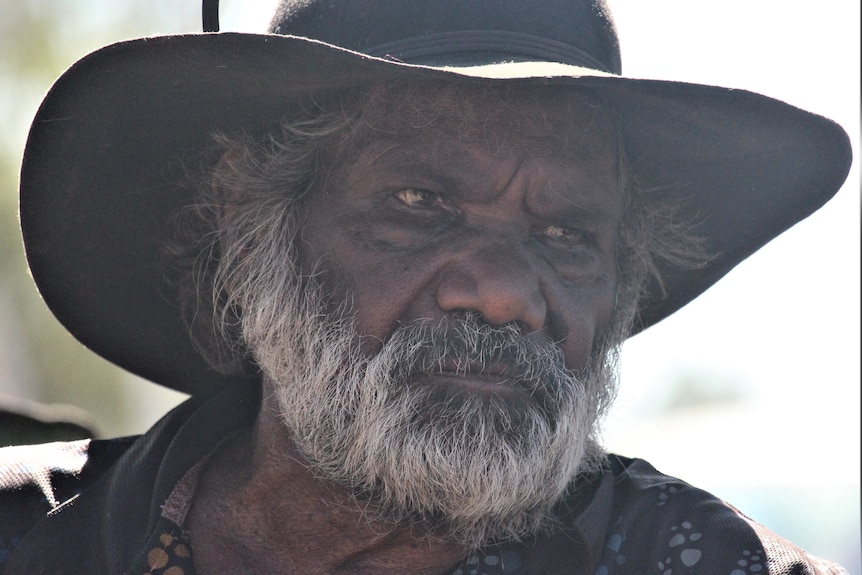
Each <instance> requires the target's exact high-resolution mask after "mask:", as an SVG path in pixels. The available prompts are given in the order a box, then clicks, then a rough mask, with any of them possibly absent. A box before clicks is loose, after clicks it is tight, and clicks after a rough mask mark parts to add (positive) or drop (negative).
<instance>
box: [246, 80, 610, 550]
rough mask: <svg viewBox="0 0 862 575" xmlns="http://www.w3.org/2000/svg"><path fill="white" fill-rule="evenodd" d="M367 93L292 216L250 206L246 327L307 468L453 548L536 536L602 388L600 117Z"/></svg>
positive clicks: (539, 103) (605, 263)
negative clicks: (366, 104)
mask: <svg viewBox="0 0 862 575" xmlns="http://www.w3.org/2000/svg"><path fill="white" fill-rule="evenodd" d="M399 95H400V96H401V97H397V96H399ZM372 96H373V97H372V99H371V102H372V104H371V107H370V109H369V110H367V112H366V113H364V114H363V115H361V117H360V122H359V127H358V128H357V129H356V130H353V131H351V132H350V133H349V134H348V135H347V137H345V138H344V139H343V140H342V141H340V143H338V144H337V145H335V146H334V147H333V148H332V149H330V150H329V153H328V155H327V156H326V157H325V158H323V161H324V169H323V173H324V177H323V180H322V181H321V183H320V185H319V187H318V189H317V190H314V191H312V193H311V194H310V195H309V196H308V197H307V198H306V199H305V204H304V206H303V211H302V212H301V213H299V214H291V215H290V216H289V217H286V216H285V215H284V213H282V212H280V211H279V210H278V209H273V208H270V209H263V210H259V211H257V212H255V213H254V214H255V215H254V219H253V221H254V222H255V225H254V226H253V231H252V232H250V233H252V234H255V235H257V234H259V235H260V241H254V242H252V243H251V244H250V247H249V248H248V249H245V248H242V249H240V250H239V252H238V253H241V259H242V261H243V264H244V265H245V266H246V269H247V270H248V273H247V274H243V277H238V278H237V281H238V283H237V284H236V285H235V286H232V287H235V290H234V293H233V295H234V296H235V297H237V298H238V300H239V301H241V302H242V308H243V326H242V327H243V336H244V338H245V341H246V342H247V344H248V345H249V348H250V349H251V350H252V352H253V353H254V356H255V359H256V361H257V362H258V364H259V365H260V367H261V369H262V371H263V373H264V375H265V379H266V382H267V385H268V386H269V387H270V390H271V392H272V393H273V394H274V396H275V397H276V398H277V400H278V406H279V410H280V416H281V419H282V421H283V423H284V424H285V428H286V430H287V431H288V433H289V435H290V438H291V440H292V442H293V444H294V445H296V446H297V447H298V448H299V450H300V452H301V453H302V454H304V456H305V457H306V459H307V462H308V464H309V466H310V467H311V468H312V469H313V470H314V471H315V473H317V474H318V475H319V476H321V477H326V478H328V479H330V480H332V481H334V482H336V483H340V484H342V485H344V486H347V487H349V488H351V489H353V490H354V491H355V492H357V494H358V495H360V496H361V497H364V498H366V499H367V500H368V501H369V502H373V503H374V504H375V506H376V508H377V509H379V510H380V513H381V514H382V515H383V516H384V517H387V518H389V519H391V520H392V521H395V522H402V521H415V520H417V519H421V520H423V521H425V522H426V524H427V525H428V526H429V528H430V529H432V530H436V529H442V530H443V531H445V532H446V533H447V534H448V535H449V536H452V537H455V538H456V539H457V540H459V541H462V542H463V543H464V544H466V545H478V544H480V543H481V542H482V541H485V540H487V538H489V537H498V538H509V537H511V538H519V537H523V536H526V535H528V534H531V533H535V532H536V531H537V530H538V529H541V528H543V527H546V526H547V525H548V524H549V522H552V516H553V514H552V513H551V510H552V508H553V506H554V505H555V504H556V503H557V502H558V501H559V500H560V498H561V497H562V496H563V495H564V494H565V493H566V492H567V490H568V488H569V487H570V483H571V481H572V479H573V478H574V477H575V476H576V475H577V474H578V473H579V472H582V471H585V470H588V469H591V468H592V467H594V466H595V465H596V464H597V460H598V458H599V457H600V450H599V449H598V448H597V446H596V443H595V433H596V427H597V421H598V419H599V417H600V415H601V412H602V409H603V407H605V406H606V405H607V403H608V400H609V398H610V397H611V396H612V395H613V389H614V383H615V380H614V374H613V372H612V370H610V369H608V364H607V362H606V361H605V360H606V358H605V357H604V356H603V352H604V351H605V346H606V345H607V341H604V340H605V339H606V338H607V334H606V333H605V332H606V330H607V329H608V325H609V324H610V322H611V319H612V316H613V304H614V299H615V287H616V281H617V279H616V262H615V250H616V236H617V226H618V222H619V219H620V207H619V204H620V195H619V188H620V183H619V181H618V171H619V170H618V165H617V158H616V154H615V151H616V149H617V146H616V141H615V139H614V137H613V132H612V130H611V127H610V125H609V123H608V122H607V121H606V119H605V117H604V116H603V115H602V112H601V111H600V108H599V107H598V106H596V105H595V104H594V103H593V102H590V101H588V100H585V99H582V98H574V97H571V98H567V97H563V96H550V95H549V94H544V95H542V96H541V98H539V97H532V96H531V97H525V96H524V95H523V94H521V95H519V96H518V97H513V96H512V95H511V94H506V93H501V92H494V93H481V94H480V93H465V92H461V91H457V90H455V89H451V88H443V89H440V90H436V91H431V92H424V91H422V90H413V91H412V92H411V93H410V94H409V96H410V97H405V95H404V94H403V93H402V94H395V93H392V92H387V91H383V90H381V92H380V93H378V94H373V95H372ZM534 96H535V95H534ZM258 219H261V220H263V219H265V220H267V221H268V222H269V223H265V222H263V221H258ZM287 222H291V224H290V225H287ZM293 222H296V223H297V224H298V226H299V227H298V231H297V230H291V229H288V228H291V227H292V225H293ZM289 238H292V239H293V241H289ZM239 292H241V294H240V293H239ZM617 335H619V334H617ZM611 340H613V338H611Z"/></svg>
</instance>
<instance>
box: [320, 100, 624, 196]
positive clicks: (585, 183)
mask: <svg viewBox="0 0 862 575" xmlns="http://www.w3.org/2000/svg"><path fill="white" fill-rule="evenodd" d="M358 108H359V110H360V112H359V113H358V114H357V115H356V117H355V118H356V121H354V122H352V126H353V127H352V129H351V130H350V131H349V135H348V137H347V138H344V139H342V140H341V141H340V143H339V144H338V145H336V146H335V150H334V152H335V153H334V154H333V155H330V156H329V157H328V159H329V160H330V162H331V163H330V164H329V166H330V168H334V171H331V172H330V174H331V175H335V174H336V173H341V172H342V169H344V168H348V172H349V173H350V174H352V175H353V180H354V181H350V182H345V184H346V188H347V189H350V188H353V187H355V185H357V184H358V181H357V180H363V182H364V183H366V184H367V183H368V181H369V179H371V180H377V179H384V180H385V178H386V177H387V175H391V174H396V175H399V177H402V176H404V175H407V174H409V175H410V177H409V178H407V179H408V180H409V181H410V183H411V184H412V185H420V186H421V184H422V183H423V182H424V181H435V182H437V183H440V184H444V185H445V184H447V183H451V184H452V186H451V188H452V189H461V190H463V191H464V195H466V196H470V195H471V192H470V191H469V190H476V191H477V192H476V193H479V190H482V189H486V190H488V191H493V190H494V189H497V190H499V189H502V188H503V187H505V186H506V185H507V182H509V181H513V180H519V181H522V180H523V181H529V182H530V188H531V189H532V190H533V191H532V192H531V194H530V196H531V202H533V203H535V202H538V203H540V204H541V203H546V202H550V204H549V205H548V209H552V207H551V205H552V204H554V203H556V202H558V201H563V202H566V201H572V200H576V201H589V202H590V203H593V202H599V203H602V204H604V203H610V204H615V203H616V202H617V201H618V200H619V197H620V196H619V193H620V191H621V190H622V188H623V186H622V185H621V170H620V167H619V166H620V158H621V155H620V154H619V150H620V145H619V139H618V137H617V131H616V129H615V125H614V123H613V121H612V116H611V114H610V113H609V112H608V109H607V107H606V106H604V105H603V104H602V103H601V101H600V100H598V98H596V97H594V96H592V95H590V94H588V93H586V92H583V91H573V90H571V89H567V90H562V89H560V88H554V87H549V86H541V85H535V86H494V87H488V86H475V85H457V84H415V83H414V84H407V83H405V84H395V85H386V86H377V87H374V88H373V89H371V90H369V91H368V92H367V93H366V94H365V95H364V97H363V100H362V102H361V104H360V106H358ZM426 177H427V179H423V178H426ZM524 178H526V180H524ZM348 179H350V178H349V177H348ZM399 181H400V180H399ZM384 183H388V182H381V186H382V185H383V184H384Z"/></svg>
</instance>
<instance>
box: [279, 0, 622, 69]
mask: <svg viewBox="0 0 862 575" xmlns="http://www.w3.org/2000/svg"><path fill="white" fill-rule="evenodd" d="M271 31H272V32H274V33H276V34H285V35H292V36H302V37H306V38H313V39H315V40H320V41H323V42H326V43H328V44H334V45H336V46H341V47H343V48H347V49H350V50H354V51H356V52H362V53H365V54H369V55H372V56H379V57H387V58H392V59H396V60H400V61H403V62H407V63H411V64H425V65H434V66H446V65H450V66H465V65H482V64H491V63H497V62H506V61H531V60H540V61H550V62H562V63H566V64H573V65H577V66H584V67H589V68H593V69H597V70H602V71H604V72H610V73H613V74H620V73H621V65H620V51H619V41H618V39H617V34H616V30H615V28H614V25H613V22H612V20H611V17H610V13H609V11H608V9H607V7H606V5H605V3H604V0H433V1H431V0H283V2H282V3H281V5H280V6H279V9H278V10H277V12H276V15H275V18H274V19H273V24H272V28H271Z"/></svg>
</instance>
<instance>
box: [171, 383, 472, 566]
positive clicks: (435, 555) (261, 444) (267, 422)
mask: <svg viewBox="0 0 862 575" xmlns="http://www.w3.org/2000/svg"><path fill="white" fill-rule="evenodd" d="M267 398H269V399H267ZM272 401H273V400H272V399H271V395H269V394H266V393H265V394H264V400H263V404H262V407H261V414H260V416H259V418H258V422H257V424H256V426H255V427H254V428H253V429H251V430H249V431H248V432H247V433H244V434H242V435H239V436H237V437H235V438H233V439H232V440H230V441H229V442H227V443H226V444H225V445H223V446H222V447H221V448H220V449H219V450H218V451H217V452H216V453H215V454H214V455H213V457H212V458H211V459H210V461H209V462H208V463H207V465H206V467H205V468H204V469H203V470H202V472H201V476H200V482H199V486H198V491H197V493H196V495H195V499H194V503H193V506H192V509H191V512H190V516H189V518H188V521H187V523H188V527H189V532H190V536H191V539H192V545H193V548H194V560H195V567H196V569H197V571H198V573H200V574H201V575H208V574H210V573H216V572H222V573H224V572H228V573H273V574H279V573H307V574H314V573H352V574H362V573H369V574H370V573H375V574H383V573H400V574H407V573H417V574H418V573H421V574H432V573H445V572H448V570H450V569H451V568H452V566H453V565H454V564H456V563H457V562H458V561H459V560H460V559H461V558H463V556H465V555H466V553H467V550H466V549H463V548H461V547H459V546H457V545H454V544H452V543H449V542H447V541H446V540H445V539H444V538H443V537H440V538H437V537H434V536H430V535H428V534H426V532H425V529H424V528H423V526H421V525H392V524H390V523H387V522H384V521H382V520H379V519H377V518H375V517H373V515H371V514H370V513H369V512H368V510H367V509H368V506H367V504H365V503H363V502H360V501H357V500H356V499H355V497H353V496H352V495H351V494H350V493H349V491H348V490H346V489H344V488H342V487H340V486H336V485H333V484H332V483H330V482H328V481H324V480H321V479H319V478H318V477H315V476H314V475H313V474H312V472H311V471H310V470H309V468H308V466H307V465H306V464H305V462H304V459H303V458H302V456H301V455H300V454H299V453H298V451H297V450H296V448H295V446H294V445H293V442H292V441H291V439H290V437H289V434H288V433H287V431H286V430H285V428H284V426H283V425H282V424H281V422H280V418H279V416H278V412H277V408H276V406H275V405H273V404H272Z"/></svg>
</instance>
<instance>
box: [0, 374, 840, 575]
mask: <svg viewBox="0 0 862 575" xmlns="http://www.w3.org/2000/svg"><path fill="white" fill-rule="evenodd" d="M259 393H260V392H259V389H258V388H257V387H255V386H249V388H247V389H245V388H233V389H226V390H222V391H221V392H218V393H215V394H212V395H209V396H202V397H193V398H191V399H190V400H188V401H187V402H185V403H184V404H182V405H180V406H179V407H177V408H176V409H175V410H173V411H172V412H171V413H169V414H168V415H167V416H165V418H163V419H162V420H161V421H160V422H159V423H157V424H156V425H155V426H154V427H153V429H151V430H150V431H149V432H148V433H147V434H146V435H143V436H141V437H137V438H122V439H114V440H107V441H95V440H94V441H86V440H85V441H77V442H68V443H54V444H46V445H42V446H36V447H33V446H28V447H12V448H4V449H0V570H2V572H3V573H6V574H8V575H12V574H19V573H20V574H28V575H32V574H34V573H91V574H95V573H105V574H117V573H128V574H130V575H144V574H147V575H193V574H194V573H195V570H194V562H193V554H194V549H193V547H192V545H191V543H190V541H189V537H188V533H187V531H186V530H185V528H184V526H185V524H186V516H187V513H188V510H189V509H190V507H191V503H192V500H193V497H194V493H195V489H196V486H197V478H198V470H199V469H200V468H201V466H202V464H203V462H204V461H205V460H206V458H207V457H208V456H209V454H211V453H212V452H213V451H214V450H215V449H216V447H217V446H218V445H219V443H220V442H221V441H222V440H223V439H224V438H225V437H226V436H227V435H228V434H230V433H233V432H236V431H239V430H241V429H245V428H248V427H249V426H251V425H252V424H253V423H254V419H255V417H256V415H257V408H258V406H259V400H260V395H259ZM556 512H557V518H558V519H559V529H558V530H557V531H555V532H554V533H552V534H546V535H537V536H535V537H533V538H532V539H530V540H528V541H524V542H521V543H500V544H490V545H487V546H486V547H484V548H482V549H481V550H479V551H477V552H475V553H472V554H470V555H469V556H467V557H466V558H464V559H463V560H462V561H461V562H460V564H458V565H455V566H453V568H452V575H503V574H524V575H526V574H530V575H539V574H548V575H551V574H553V575H564V574H571V575H629V574H630V575H806V574H812V575H815V574H816V575H835V574H842V573H843V574H846V573H847V572H846V571H844V570H843V569H841V568H840V567H838V566H837V565H834V564H832V563H829V562H825V561H821V560H818V559H816V558H814V557H812V556H810V555H808V554H807V553H805V552H804V551H802V550H801V549H799V548H797V547H795V546H794V545H792V544H791V543H789V542H788V541H786V540H784V539H782V538H780V537H778V536H776V535H775V534H773V533H771V532H770V531H769V530H767V529H765V528H764V527H762V526H760V525H758V524H757V523H755V522H753V521H751V520H750V519H748V518H747V517H745V516H744V515H742V514H741V513H740V512H739V511H737V510H736V509H734V508H733V507H731V506H730V505H728V504H727V503H725V502H723V501H721V500H719V499H717V498H716V497H714V496H712V495H710V494H709V493H706V492H704V491H702V490H700V489H697V488H695V487H692V486H691V485H688V484H687V483H685V482H683V481H680V480H678V479H675V478H673V477H669V476H666V475H663V474H661V473H659V472H658V471H656V470H655V469H654V468H653V467H652V466H650V465H649V464H648V463H646V462H645V461H642V460H638V459H628V458H623V457H619V456H614V455H608V456H607V458H606V465H605V468H604V470H603V471H602V472H601V473H597V474H595V475H592V476H589V477H580V478H578V479H577V480H576V481H575V482H574V483H573V485H572V489H571V491H570V495H569V496H568V497H567V498H566V499H565V500H564V501H563V502H561V503H560V505H559V506H558V508H557V510H556Z"/></svg>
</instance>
